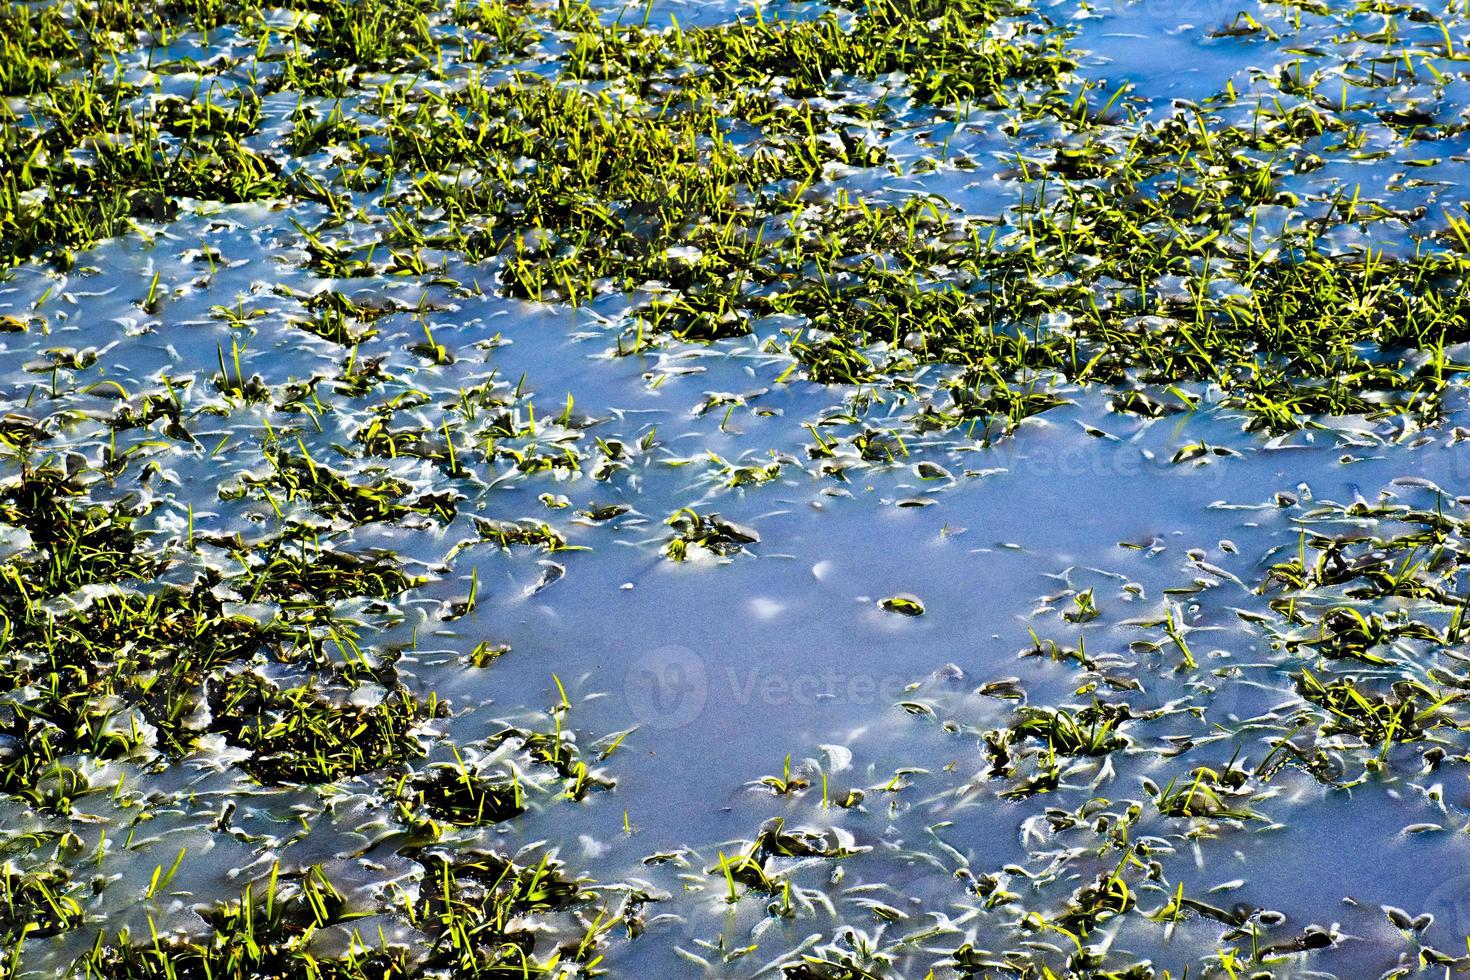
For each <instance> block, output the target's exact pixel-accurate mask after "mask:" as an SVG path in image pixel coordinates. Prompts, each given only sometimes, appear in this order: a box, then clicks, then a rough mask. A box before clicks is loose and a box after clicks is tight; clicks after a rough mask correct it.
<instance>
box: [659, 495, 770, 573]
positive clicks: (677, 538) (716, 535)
mask: <svg viewBox="0 0 1470 980" xmlns="http://www.w3.org/2000/svg"><path fill="white" fill-rule="evenodd" d="M664 523H666V524H668V525H669V526H670V527H672V528H673V529H674V532H675V535H674V538H673V540H671V541H670V542H669V543H668V544H667V545H665V547H664V554H666V555H667V556H668V557H669V558H670V559H671V560H673V561H684V560H686V559H688V558H690V557H692V555H693V554H695V553H698V552H699V551H703V552H706V553H708V554H712V555H716V556H719V557H721V558H725V557H729V556H731V555H736V554H739V553H741V552H743V551H745V550H746V547H745V546H746V545H750V544H758V543H759V542H760V535H759V534H758V533H756V531H755V529H754V528H748V527H744V526H742V525H740V524H736V523H735V522H733V521H729V520H726V519H725V518H723V517H721V516H720V515H719V514H700V513H698V512H697V511H695V510H693V509H692V508H689V507H685V508H683V509H681V510H679V511H677V512H675V513H674V514H673V515H672V516H670V517H669V519H668V520H667V521H665V522H664Z"/></svg>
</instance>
